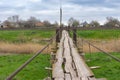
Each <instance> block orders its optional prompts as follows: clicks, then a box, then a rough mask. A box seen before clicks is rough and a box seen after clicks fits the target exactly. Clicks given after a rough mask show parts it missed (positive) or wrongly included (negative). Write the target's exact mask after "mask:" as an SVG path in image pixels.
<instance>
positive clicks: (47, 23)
mask: <svg viewBox="0 0 120 80" xmlns="http://www.w3.org/2000/svg"><path fill="white" fill-rule="evenodd" d="M43 24H44V26H45V27H50V26H51V23H50V22H49V21H48V20H45V21H43Z"/></svg>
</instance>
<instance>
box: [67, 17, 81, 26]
mask: <svg viewBox="0 0 120 80" xmlns="http://www.w3.org/2000/svg"><path fill="white" fill-rule="evenodd" d="M68 25H69V26H70V27H78V26H79V25H80V23H79V21H78V20H76V19H74V18H72V17H71V18H70V19H69V20H68Z"/></svg>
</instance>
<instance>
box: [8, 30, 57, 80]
mask: <svg viewBox="0 0 120 80" xmlns="http://www.w3.org/2000/svg"><path fill="white" fill-rule="evenodd" d="M58 34H59V31H58V33H57V34H56V35H55V36H53V37H51V38H50V42H49V43H48V44H47V45H46V46H45V47H43V48H42V49H41V50H40V51H38V52H37V53H36V54H35V55H34V56H32V57H31V58H30V59H28V60H27V61H26V62H25V63H24V64H23V65H21V66H20V67H19V68H18V69H17V70H16V71H14V72H13V73H12V74H11V75H9V76H8V77H7V79H6V80H12V79H13V77H15V76H16V75H17V74H18V73H19V72H20V71H21V70H22V69H23V68H25V67H26V66H27V65H28V64H29V63H30V62H31V61H32V60H33V59H34V58H36V57H37V56H38V55H39V54H40V53H41V52H43V51H44V50H45V49H46V48H47V47H48V46H49V45H50V44H51V43H52V41H53V40H54V39H55V37H56V36H57V35H58Z"/></svg>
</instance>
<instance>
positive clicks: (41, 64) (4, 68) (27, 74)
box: [0, 54, 51, 80]
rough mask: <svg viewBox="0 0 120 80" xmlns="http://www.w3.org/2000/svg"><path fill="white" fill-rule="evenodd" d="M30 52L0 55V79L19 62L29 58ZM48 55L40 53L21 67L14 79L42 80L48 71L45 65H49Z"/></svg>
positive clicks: (16, 66)
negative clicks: (23, 67)
mask: <svg viewBox="0 0 120 80" xmlns="http://www.w3.org/2000/svg"><path fill="white" fill-rule="evenodd" d="M31 56H33V55H32V54H31V55H30V54H29V55H27V54H21V55H20V54H15V55H2V56H0V80H5V78H6V77H7V76H8V75H9V74H10V73H12V72H13V71H15V70H16V69H17V68H18V67H19V66H20V65H21V64H23V63H24V62H25V61H26V60H27V59H29V58H30V57H31ZM50 66H51V65H50V55H48V54H41V55H39V56H38V57H37V58H36V59H35V60H34V61H32V62H31V63H30V64H29V65H28V66H26V68H25V69H23V70H22V71H21V72H20V73H19V74H18V75H17V76H16V77H15V79H14V80H43V79H44V78H45V77H48V76H49V75H48V74H49V73H48V71H47V70H45V67H50Z"/></svg>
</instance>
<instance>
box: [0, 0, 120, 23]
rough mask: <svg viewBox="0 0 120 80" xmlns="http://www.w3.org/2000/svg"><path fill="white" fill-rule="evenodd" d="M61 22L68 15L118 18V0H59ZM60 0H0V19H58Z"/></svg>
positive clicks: (53, 20)
mask: <svg viewBox="0 0 120 80" xmlns="http://www.w3.org/2000/svg"><path fill="white" fill-rule="evenodd" d="M61 3H62V9H63V23H65V24H67V22H68V20H69V18H70V17H73V18H75V19H77V20H79V21H80V22H84V21H88V22H90V21H92V20H97V21H99V22H100V23H101V24H104V22H105V21H106V17H115V18H117V19H119V18H120V5H119V4H120V0H61ZM59 7H60V0H0V20H1V21H3V20H6V19H7V17H9V16H13V15H19V16H20V18H21V19H24V20H26V19H28V18H29V17H30V16H34V17H36V18H37V19H40V20H41V21H43V20H49V21H50V22H52V23H53V22H55V21H59V13H60V12H59Z"/></svg>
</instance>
